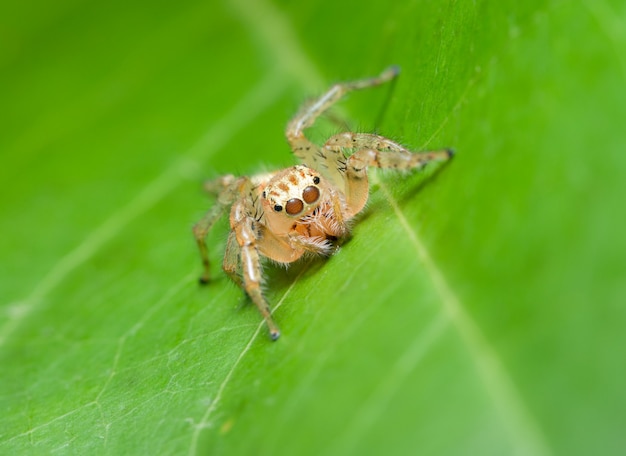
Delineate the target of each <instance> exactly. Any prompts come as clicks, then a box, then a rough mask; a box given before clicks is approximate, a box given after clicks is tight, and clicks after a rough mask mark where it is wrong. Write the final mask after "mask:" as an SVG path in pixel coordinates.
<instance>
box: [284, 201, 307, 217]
mask: <svg viewBox="0 0 626 456" xmlns="http://www.w3.org/2000/svg"><path fill="white" fill-rule="evenodd" d="M302 209H304V203H303V202H302V200H299V199H298V198H291V199H290V200H289V201H287V205H286V206H285V211H286V212H287V214H289V215H296V214H299V213H300V212H302Z"/></svg>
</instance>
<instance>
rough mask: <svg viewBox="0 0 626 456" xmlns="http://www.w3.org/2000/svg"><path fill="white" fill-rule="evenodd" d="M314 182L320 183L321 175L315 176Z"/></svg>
mask: <svg viewBox="0 0 626 456" xmlns="http://www.w3.org/2000/svg"><path fill="white" fill-rule="evenodd" d="M313 183H314V184H319V183H320V178H319V177H317V176H315V177H314V178H313Z"/></svg>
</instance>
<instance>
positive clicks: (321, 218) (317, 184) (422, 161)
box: [193, 67, 452, 340]
mask: <svg viewBox="0 0 626 456" xmlns="http://www.w3.org/2000/svg"><path fill="white" fill-rule="evenodd" d="M397 75H398V68H397V67H391V68H388V69H386V70H385V71H384V72H383V73H382V74H381V75H380V76H378V77H373V78H369V79H362V80H358V81H353V82H345V83H339V84H335V85H333V86H332V87H331V88H330V89H328V91H327V92H326V93H324V94H323V95H322V96H321V97H320V98H318V99H316V100H315V101H314V102H313V103H311V104H308V105H306V106H305V107H304V108H303V109H302V110H301V111H300V112H299V113H298V114H297V115H296V116H295V117H294V118H293V119H292V120H291V122H289V124H288V125H287V130H286V136H287V140H288V141H289V145H290V146H291V149H292V150H293V152H294V154H295V155H296V157H297V158H298V159H299V160H300V162H301V164H300V165H296V166H293V167H291V168H287V169H283V170H280V171H275V172H271V173H266V174H258V175H254V176H250V177H248V176H241V177H235V176H233V175H231V174H229V175H226V176H223V177H221V178H219V179H217V180H215V181H212V182H209V183H207V186H206V187H207V190H208V191H209V192H211V193H214V194H215V195H217V204H215V206H213V208H212V209H211V210H210V211H209V212H208V213H207V214H206V215H205V216H204V218H202V220H200V221H199V222H198V223H197V224H196V225H195V226H194V228H193V232H194V235H195V238H196V241H197V242H198V247H199V248H200V255H201V257H202V263H203V265H204V273H203V275H202V277H201V278H200V282H202V283H207V282H208V281H209V277H210V276H209V256H208V250H207V245H206V236H207V233H208V231H209V229H210V228H211V227H212V226H213V224H214V223H215V221H216V220H217V219H218V218H219V217H220V216H221V215H222V213H223V212H224V209H225V208H226V207H227V206H231V208H230V227H231V231H230V235H229V236H228V241H227V243H226V251H225V253H224V262H223V269H224V271H225V272H226V274H228V275H229V276H230V278H231V279H232V280H233V281H234V282H235V283H236V284H237V285H239V286H240V287H241V288H243V289H244V290H245V291H246V293H247V294H248V295H249V296H250V298H251V299H252V301H254V303H255V304H256V306H257V307H258V309H259V311H260V312H261V315H263V318H264V319H265V321H266V323H267V326H268V328H269V332H270V335H271V338H272V339H273V340H276V339H278V337H279V336H280V332H279V330H278V327H277V326H276V323H274V320H273V319H272V315H271V311H270V307H269V305H268V303H267V301H266V300H265V298H264V297H263V293H262V291H261V283H262V282H263V273H262V270H261V257H266V258H269V259H270V260H273V261H275V262H276V263H281V264H285V265H286V264H289V263H293V262H294V261H296V260H298V259H299V258H300V257H302V256H303V255H304V254H307V253H308V254H314V255H324V256H328V255H331V254H333V253H334V250H335V246H336V245H337V241H339V240H341V239H342V238H345V237H346V236H347V235H348V234H349V232H350V228H351V222H352V220H353V219H354V217H355V216H356V215H357V214H358V213H359V212H361V211H362V210H363V207H364V206H365V203H366V202H367V199H368V196H369V182H368V177H367V168H368V167H370V166H375V167H378V168H392V169H398V170H412V169H421V168H422V167H424V166H425V165H426V163H428V162H430V161H432V160H439V161H445V160H448V159H449V158H451V157H452V150H450V149H443V150H439V151H432V152H422V153H412V152H410V151H409V150H407V149H406V148H405V147H403V146H401V145H400V144H398V143H396V142H393V141H391V140H390V139H387V138H385V137H383V136H378V135H375V134H368V133H352V132H346V133H340V134H337V135H334V136H331V137H330V138H329V139H328V140H327V141H326V143H325V144H324V145H323V146H319V145H317V144H314V143H312V142H311V141H309V140H308V139H307V138H306V136H305V135H304V130H305V129H306V128H308V127H310V126H312V125H313V123H314V122H315V120H316V119H317V118H318V117H319V116H320V115H321V114H322V113H323V112H324V111H326V110H327V109H328V108H330V107H331V106H332V105H333V104H335V103H336V102H337V101H339V100H340V99H341V98H342V97H343V96H344V95H345V94H346V93H348V92H351V91H353V90H360V89H365V88H368V87H374V86H377V85H380V84H383V83H385V82H388V81H390V80H392V79H393V78H395V77H396V76H397ZM350 151H352V152H353V153H352V154H349V153H347V152H350Z"/></svg>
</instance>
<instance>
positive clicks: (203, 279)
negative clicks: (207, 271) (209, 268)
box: [198, 276, 209, 285]
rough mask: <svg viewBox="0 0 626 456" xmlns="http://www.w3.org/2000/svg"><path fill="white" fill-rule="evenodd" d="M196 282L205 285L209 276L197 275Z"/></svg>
mask: <svg viewBox="0 0 626 456" xmlns="http://www.w3.org/2000/svg"><path fill="white" fill-rule="evenodd" d="M198 283H199V284H200V285H206V284H207V283H209V278H208V277H205V276H202V277H199V278H198Z"/></svg>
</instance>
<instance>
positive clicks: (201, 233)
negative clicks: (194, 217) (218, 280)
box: [193, 175, 247, 283]
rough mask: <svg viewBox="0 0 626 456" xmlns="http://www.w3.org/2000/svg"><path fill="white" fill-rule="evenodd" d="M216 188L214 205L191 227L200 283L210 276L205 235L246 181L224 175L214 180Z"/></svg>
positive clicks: (207, 280)
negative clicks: (199, 271) (194, 241)
mask: <svg viewBox="0 0 626 456" xmlns="http://www.w3.org/2000/svg"><path fill="white" fill-rule="evenodd" d="M214 182H215V183H216V188H217V187H218V186H219V187H220V191H219V195H218V198H217V202H216V203H215V205H214V206H213V207H212V208H211V209H210V210H209V211H208V212H207V213H206V215H205V216H204V217H202V219H201V220H200V221H199V222H198V223H196V224H195V225H194V227H193V234H194V237H195V238H196V242H197V243H198V249H199V250H200V257H201V259H202V265H203V267H204V271H203V273H202V276H200V283H208V282H209V280H210V277H211V264H210V261H209V251H208V248H207V244H206V237H207V234H208V233H209V231H210V230H211V227H213V225H214V224H215V222H216V221H217V220H218V219H219V218H220V217H221V216H222V214H223V213H224V209H225V208H226V206H228V205H229V204H232V202H233V201H234V200H235V199H236V198H237V197H238V196H239V194H240V192H241V189H242V186H243V184H244V183H245V182H247V179H246V178H239V179H236V178H234V177H233V176H230V175H229V176H224V177H223V178H220V179H218V180H216V181H214Z"/></svg>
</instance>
